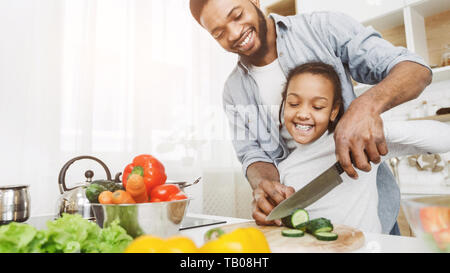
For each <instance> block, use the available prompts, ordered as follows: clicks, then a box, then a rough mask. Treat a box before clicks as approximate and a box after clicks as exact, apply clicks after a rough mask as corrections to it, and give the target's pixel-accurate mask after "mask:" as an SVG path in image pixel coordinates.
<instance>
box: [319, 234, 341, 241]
mask: <svg viewBox="0 0 450 273" xmlns="http://www.w3.org/2000/svg"><path fill="white" fill-rule="evenodd" d="M314 237H316V238H317V240H321V241H335V240H337V238H338V235H337V234H336V233H333V232H316V233H314Z"/></svg>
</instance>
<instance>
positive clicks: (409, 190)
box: [400, 185, 450, 195]
mask: <svg viewBox="0 0 450 273" xmlns="http://www.w3.org/2000/svg"><path fill="white" fill-rule="evenodd" d="M400 192H401V194H402V195H441V194H450V187H449V186H444V185H442V186H436V185H430V186H427V185H400Z"/></svg>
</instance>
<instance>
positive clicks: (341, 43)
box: [321, 12, 431, 84]
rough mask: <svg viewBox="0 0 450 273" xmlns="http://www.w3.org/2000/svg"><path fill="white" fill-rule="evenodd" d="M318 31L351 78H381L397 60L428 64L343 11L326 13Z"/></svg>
mask: <svg viewBox="0 0 450 273" xmlns="http://www.w3.org/2000/svg"><path fill="white" fill-rule="evenodd" d="M321 16H323V17H324V18H321V23H322V24H321V25H322V27H321V33H322V34H323V35H326V37H324V38H326V39H328V41H329V43H330V45H331V46H332V47H333V49H334V52H335V54H336V56H337V57H339V58H340V59H341V61H342V63H344V64H347V65H348V67H349V70H350V73H351V75H352V77H353V79H354V80H355V81H357V82H361V83H366V84H377V83H379V82H380V81H382V80H383V79H384V78H385V77H386V76H387V75H388V74H389V72H390V71H391V69H392V68H393V67H394V66H395V65H397V64H398V63H400V62H403V61H411V62H415V63H418V64H420V65H423V66H425V67H427V68H428V69H429V70H430V71H431V68H430V67H429V66H428V65H427V64H426V63H425V61H424V60H423V58H422V57H420V56H419V55H417V54H414V53H412V52H411V51H409V50H408V49H406V48H404V47H400V46H397V47H396V46H394V45H392V44H391V43H390V42H388V41H386V40H385V39H383V38H382V36H381V34H380V33H378V32H377V31H376V30H375V29H373V28H372V27H370V26H369V27H365V26H363V25H362V24H361V23H359V22H358V21H356V20H354V19H353V18H351V17H350V16H347V15H345V14H343V13H334V12H330V13H325V14H322V15H321Z"/></svg>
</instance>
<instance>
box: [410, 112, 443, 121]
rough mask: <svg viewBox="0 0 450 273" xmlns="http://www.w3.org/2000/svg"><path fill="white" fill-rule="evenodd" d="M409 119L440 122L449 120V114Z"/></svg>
mask: <svg viewBox="0 0 450 273" xmlns="http://www.w3.org/2000/svg"><path fill="white" fill-rule="evenodd" d="M409 120H437V121H441V122H450V114H445V115H439V116H428V117H422V118H412V119H409Z"/></svg>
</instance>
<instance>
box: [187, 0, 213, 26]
mask: <svg viewBox="0 0 450 273" xmlns="http://www.w3.org/2000/svg"><path fill="white" fill-rule="evenodd" d="M208 1H209V0H189V8H190V9H191V14H192V16H193V17H194V18H195V20H197V22H198V23H199V24H200V25H201V23H200V14H201V13H202V10H203V7H205V5H206V3H208Z"/></svg>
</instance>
